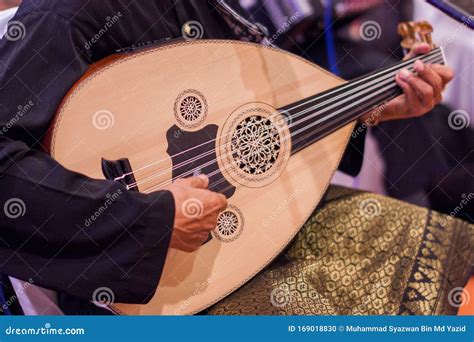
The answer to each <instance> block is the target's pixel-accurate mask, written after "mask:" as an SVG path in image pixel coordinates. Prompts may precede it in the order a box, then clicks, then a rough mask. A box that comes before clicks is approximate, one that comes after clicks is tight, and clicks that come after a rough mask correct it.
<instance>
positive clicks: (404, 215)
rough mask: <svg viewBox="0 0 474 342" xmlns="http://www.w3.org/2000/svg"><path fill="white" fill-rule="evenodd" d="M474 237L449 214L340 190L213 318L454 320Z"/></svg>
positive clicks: (472, 229) (328, 197) (216, 308)
mask: <svg viewBox="0 0 474 342" xmlns="http://www.w3.org/2000/svg"><path fill="white" fill-rule="evenodd" d="M443 220H444V221H443ZM473 233H474V226H473V225H470V224H467V223H465V222H462V221H459V220H455V219H452V220H447V221H446V216H445V215H441V214H438V213H435V212H430V211H428V210H427V209H424V208H419V207H416V206H413V205H410V204H407V203H404V202H400V201H397V200H394V199H391V198H387V197H384V196H380V195H376V194H370V193H363V192H357V191H354V190H351V189H346V188H341V187H334V186H333V187H330V189H329V191H328V194H327V195H326V200H325V202H324V205H323V207H322V208H320V209H317V210H316V211H315V212H314V214H313V215H312V216H311V218H310V219H309V220H308V221H307V222H306V224H305V225H304V227H303V228H302V229H301V232H300V233H299V234H298V236H297V237H296V238H295V240H294V241H293V242H292V243H291V244H290V246H289V247H288V248H287V249H286V250H285V252H284V253H282V254H281V255H280V256H279V257H278V258H277V259H276V260H275V261H274V262H273V263H272V264H271V265H270V266H269V267H267V268H266V269H265V270H263V271H262V272H261V273H260V274H259V275H257V276H256V277H255V278H254V279H252V280H251V281H250V282H248V283H247V284H246V285H244V286H243V287H242V288H240V289H239V290H238V291H236V292H235V293H233V294H232V295H230V296H228V297H227V298H225V299H224V300H222V301H221V302H219V303H217V304H216V305H214V306H213V307H211V308H210V309H209V310H208V313H210V314H216V315H395V314H417V315H420V314H425V315H429V314H454V313H456V312H457V307H455V306H453V305H451V303H450V300H449V298H448V297H449V296H448V294H449V292H450V290H451V289H453V288H455V287H462V286H464V285H465V283H466V282H467V280H468V278H469V275H470V273H471V265H472V262H473V255H472V249H473V248H472V246H473V239H474V234H473ZM473 299H474V298H473Z"/></svg>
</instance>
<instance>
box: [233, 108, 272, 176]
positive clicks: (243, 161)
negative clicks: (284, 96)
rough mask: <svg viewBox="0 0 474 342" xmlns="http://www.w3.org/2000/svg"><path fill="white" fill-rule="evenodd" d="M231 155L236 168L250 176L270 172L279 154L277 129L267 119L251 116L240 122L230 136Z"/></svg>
mask: <svg viewBox="0 0 474 342" xmlns="http://www.w3.org/2000/svg"><path fill="white" fill-rule="evenodd" d="M231 142H232V147H231V151H232V155H233V158H234V160H235V162H236V163H237V165H238V167H239V168H240V169H241V170H242V171H244V172H246V173H248V174H251V175H260V174H263V173H265V172H267V171H268V170H270V169H271V168H272V167H273V165H274V164H275V162H276V161H277V159H278V155H279V153H280V135H279V132H278V129H277V128H276V127H275V125H274V124H273V123H272V121H271V120H270V119H268V118H265V117H262V116H259V115H252V116H249V117H247V118H245V119H244V120H242V121H241V122H240V123H239V124H238V125H237V127H236V129H235V131H234V133H233V135H232V140H231Z"/></svg>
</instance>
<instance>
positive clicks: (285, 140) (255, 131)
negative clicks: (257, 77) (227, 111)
mask: <svg viewBox="0 0 474 342" xmlns="http://www.w3.org/2000/svg"><path fill="white" fill-rule="evenodd" d="M287 121H288V119H287V118H286V117H285V116H284V115H282V113H280V112H278V111H277V110H276V109H274V108H273V107H271V106H269V105H267V104H264V103H249V104H246V105H244V106H242V107H240V108H238V109H237V110H236V111H234V112H233V113H232V114H231V115H230V116H229V118H228V119H227V121H226V122H225V124H224V126H223V127H222V129H221V130H220V139H219V144H218V147H219V150H218V157H219V162H220V168H221V170H223V173H224V174H226V175H227V176H229V177H228V178H231V179H233V180H234V181H235V182H237V183H239V184H241V185H244V186H247V187H262V186H265V185H267V184H270V183H271V182H273V181H274V180H275V179H276V178H278V177H279V176H280V175H281V173H282V172H283V171H284V169H285V166H286V163H287V161H288V159H289V157H290V153H291V138H290V133H289V129H288V123H287Z"/></svg>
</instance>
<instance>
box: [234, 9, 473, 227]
mask: <svg viewBox="0 0 474 342" xmlns="http://www.w3.org/2000/svg"><path fill="white" fill-rule="evenodd" d="M241 3H242V4H243V5H244V6H245V7H247V8H248V9H249V12H251V13H253V15H254V17H255V19H256V20H258V21H261V22H262V23H264V24H265V25H266V26H267V27H268V28H269V36H270V37H271V38H273V39H272V40H273V43H274V44H275V45H278V46H280V47H282V48H285V49H287V50H290V51H292V52H294V53H296V54H299V55H301V56H303V57H305V58H308V59H311V60H312V61H314V62H315V63H316V64H318V65H321V66H323V67H324V68H326V69H328V70H330V71H331V72H333V73H335V74H337V75H339V76H341V77H342V78H344V79H348V80H350V79H354V78H357V77H359V76H361V75H364V74H367V73H369V72H372V71H374V70H377V69H381V68H384V67H387V66H389V65H392V64H395V63H396V62H397V61H398V60H399V59H400V58H402V57H403V49H402V48H401V47H400V41H401V37H400V36H399V34H398V31H397V25H398V24H399V23H400V22H404V21H410V20H412V17H413V4H412V1H409V0H407V1H395V0H333V1H319V0H307V1H306V0H293V1H292V0H290V1H286V0H285V1H282V0H271V1H270V0H258V1H257V0H241ZM323 4H324V5H323ZM431 24H433V26H434V29H435V30H436V23H431ZM435 43H436V42H435ZM448 62H449V61H448ZM451 113H453V110H452V109H450V108H448V107H447V106H445V105H442V104H440V105H438V106H436V107H435V108H434V109H433V110H432V111H430V112H429V113H428V114H427V115H424V116H421V117H410V118H407V119H406V120H395V121H386V122H380V123H379V124H378V125H377V127H374V128H373V129H372V133H373V136H374V137H375V139H376V141H377V143H378V147H379V149H380V151H381V152H380V154H381V156H382V158H383V160H384V164H385V170H384V175H383V177H384V182H385V190H386V193H387V194H388V195H390V196H392V197H395V198H399V199H402V200H405V201H408V202H411V203H414V204H418V205H422V206H429V207H431V208H433V209H435V210H438V211H441V212H444V213H446V214H452V215H454V216H457V217H460V218H462V219H464V220H468V221H470V222H474V198H473V197H474V153H473V152H472V151H474V131H473V130H472V129H471V128H469V127H460V128H461V129H459V127H454V126H455V125H456V122H454V120H465V119H466V118H463V117H460V116H459V115H462V114H459V115H458V117H457V118H454V117H453V115H456V113H453V114H451ZM369 158H370V157H369ZM373 172H376V171H373ZM471 199H472V200H471Z"/></svg>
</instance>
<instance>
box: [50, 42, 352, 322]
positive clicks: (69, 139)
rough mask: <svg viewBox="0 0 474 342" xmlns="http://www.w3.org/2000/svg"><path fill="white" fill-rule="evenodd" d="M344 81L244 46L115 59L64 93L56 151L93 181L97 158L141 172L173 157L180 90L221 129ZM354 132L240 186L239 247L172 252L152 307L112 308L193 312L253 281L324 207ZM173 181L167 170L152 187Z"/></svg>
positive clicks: (189, 45) (215, 245)
mask: <svg viewBox="0 0 474 342" xmlns="http://www.w3.org/2000/svg"><path fill="white" fill-rule="evenodd" d="M340 83H341V80H339V79H337V78H336V77H335V76H332V75H331V74H329V73H328V72H326V71H324V70H321V69H320V68H318V67H317V66H315V65H313V64H311V63H309V62H307V61H305V60H303V59H301V58H299V57H296V56H293V55H291V54H288V53H286V52H283V51H280V50H275V49H271V48H266V47H261V46H257V45H254V44H248V43H242V42H229V41H204V40H201V41H195V42H186V43H179V44H176V45H171V46H165V47H161V48H154V49H150V50H146V51H143V52H140V53H135V54H133V55H129V56H127V57H122V58H112V59H110V60H109V62H107V63H102V64H101V67H100V68H99V69H98V71H93V72H91V73H89V74H88V75H87V77H84V78H83V79H82V81H81V82H79V83H78V85H77V86H76V87H75V88H74V89H73V90H71V92H70V93H69V94H68V97H67V98H66V100H65V101H64V102H63V104H62V106H61V108H60V110H59V112H58V115H57V117H56V120H55V125H56V126H55V129H54V131H53V136H52V141H51V154H52V156H53V157H54V158H56V159H57V160H58V161H59V162H60V163H62V164H63V165H64V166H65V167H67V168H69V169H72V170H75V171H79V172H81V173H83V174H85V175H87V176H90V177H93V178H103V175H102V172H101V168H100V160H101V157H103V158H106V159H119V158H122V157H127V158H129V160H130V162H131V165H132V167H133V169H135V170H136V169H138V168H140V167H142V166H144V165H147V164H150V163H152V162H154V161H156V160H161V159H163V158H166V157H168V155H167V153H166V149H167V144H166V138H165V134H166V131H167V130H168V129H169V128H170V127H171V126H172V125H174V124H175V123H176V120H175V117H174V115H173V106H174V101H175V99H176V97H177V95H178V94H179V93H180V92H182V91H183V90H186V89H196V90H198V91H199V92H201V93H202V94H203V95H204V96H205V97H206V100H207V103H208V108H209V109H208V116H207V119H206V122H205V124H209V123H213V124H216V125H218V126H219V127H220V128H221V129H222V126H223V124H224V122H225V121H226V119H227V118H228V116H229V115H230V114H231V113H232V112H234V111H235V110H236V108H238V107H240V106H241V105H243V104H247V103H250V102H262V103H266V104H267V105H270V106H273V107H274V108H277V107H281V106H283V105H286V104H289V103H292V102H294V101H296V100H299V99H302V98H304V97H307V96H310V95H313V94H315V93H318V92H320V91H323V90H325V89H328V88H331V87H334V86H336V85H338V84H340ZM99 110H107V111H109V112H110V113H112V114H113V119H114V124H113V126H112V127H109V128H108V129H105V130H99V129H97V128H95V127H94V125H93V115H94V113H96V112H97V111H99ZM352 126H353V125H349V126H347V127H345V128H343V129H341V130H339V131H338V132H336V133H334V134H332V135H330V136H328V137H327V138H325V139H323V140H322V141H320V142H318V143H316V144H314V145H313V146H311V147H309V148H306V149H305V150H303V151H300V152H299V153H297V154H296V155H294V156H292V157H291V158H290V159H289V161H288V163H287V166H286V169H285V170H284V171H283V173H282V174H281V175H280V176H279V178H278V179H276V180H275V181H273V182H272V183H270V184H268V185H266V186H265V187H264V188H250V187H244V186H240V185H239V187H238V189H237V191H236V193H235V194H234V196H232V197H231V198H230V199H229V203H230V204H232V205H235V206H237V207H238V208H239V209H240V210H241V211H242V213H243V216H244V219H245V226H244V229H243V232H242V234H241V235H240V236H239V238H238V239H237V240H235V241H233V242H230V243H223V242H220V241H219V240H218V239H212V240H211V241H210V242H209V243H207V244H205V245H204V246H203V247H201V248H200V249H199V250H198V251H197V252H195V253H192V254H188V253H184V252H180V251H177V250H173V249H170V250H169V252H168V257H167V261H166V266H165V270H164V273H163V275H162V279H161V282H160V285H159V287H158V289H157V292H156V294H155V296H154V297H153V299H152V300H151V301H150V303H148V304H147V305H125V304H115V305H114V308H115V309H116V310H118V311H119V312H120V313H124V314H192V313H196V312H199V311H200V310H203V309H205V308H206V307H208V306H209V305H211V304H212V303H215V302H216V301H218V300H219V299H221V298H223V297H225V296H227V295H228V294H229V293H231V292H232V291H234V290H235V289H237V288H238V287H239V286H240V285H242V284H243V283H245V282H246V281H247V280H249V279H250V278H251V277H253V276H254V275H255V274H256V273H257V272H258V271H260V270H261V269H262V268H263V267H264V266H265V265H267V264H268V263H269V262H270V261H271V260H272V259H274V257H276V256H277V255H278V253H280V252H281V250H282V249H283V248H284V247H285V246H286V245H287V244H288V243H289V242H290V241H291V239H292V238H293V237H294V236H295V234H296V233H297V232H298V230H299V228H300V227H301V226H302V225H303V223H304V222H305V221H306V219H307V218H308V216H309V215H310V214H311V212H312V211H313V210H314V208H315V206H316V204H317V203H318V201H320V199H321V196H322V195H323V193H324V191H325V189H326V188H327V186H328V183H329V180H330V178H331V176H332V175H333V173H334V171H335V170H336V168H337V165H338V163H339V161H340V158H341V156H342V153H343V151H344V148H345V145H346V143H347V141H348V138H349V136H350V133H351V131H352ZM219 133H220V132H219ZM158 166H159V167H158ZM158 166H157V167H151V168H149V169H146V172H138V173H137V174H136V175H135V176H136V178H137V180H138V181H140V179H143V178H144V177H146V176H147V175H150V174H153V173H156V172H159V170H163V169H167V168H169V167H170V166H171V163H170V162H168V163H164V164H163V163H161V164H159V165H158ZM170 177H171V173H170V172H168V173H166V174H164V175H163V176H162V177H159V178H156V179H154V182H153V183H150V185H154V184H159V183H160V182H162V181H165V180H168V179H169V178H170ZM228 181H229V182H231V183H233V184H234V185H236V184H235V182H233V181H232V179H228ZM141 190H142V191H143V190H145V189H144V188H141ZM130 283H131V284H130V286H133V280H132V281H130Z"/></svg>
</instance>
